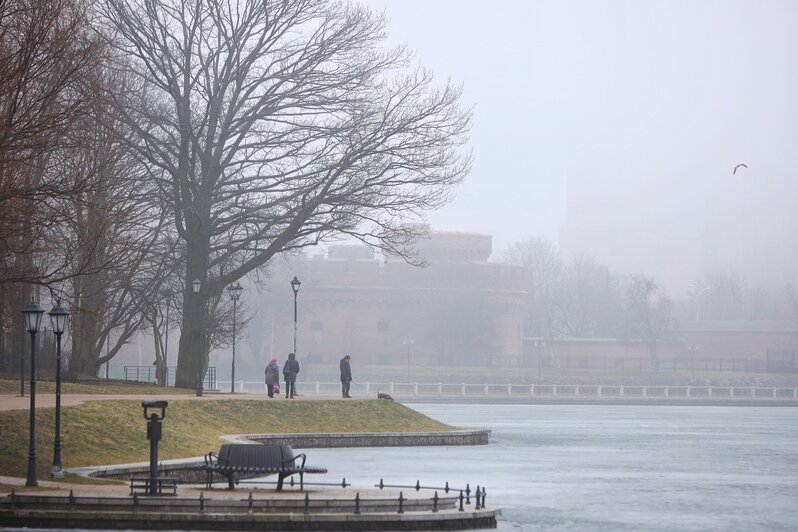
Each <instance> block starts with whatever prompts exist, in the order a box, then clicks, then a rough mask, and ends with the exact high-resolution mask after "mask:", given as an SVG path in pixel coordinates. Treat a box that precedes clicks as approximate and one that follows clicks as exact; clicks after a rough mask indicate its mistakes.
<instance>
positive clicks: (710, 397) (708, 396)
mask: <svg viewBox="0 0 798 532" xmlns="http://www.w3.org/2000/svg"><path fill="white" fill-rule="evenodd" d="M707 399H712V386H711V385H710V386H707Z"/></svg>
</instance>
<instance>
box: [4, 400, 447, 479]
mask: <svg viewBox="0 0 798 532" xmlns="http://www.w3.org/2000/svg"><path fill="white" fill-rule="evenodd" d="M54 412H55V409H53V408H40V409H37V411H36V449H37V469H38V475H39V478H42V479H46V478H48V477H49V471H50V468H51V466H52V451H53V439H54V423H55V420H54ZM28 418H29V412H28V411H27V410H16V411H7V412H0V474H2V475H11V476H25V471H26V467H27V457H28V434H29V427H28ZM61 427H62V429H61V430H62V459H63V466H64V467H81V466H92V465H110V464H120V463H129V462H146V461H147V460H148V459H149V441H148V440H147V437H146V427H147V424H146V421H145V419H144V415H143V410H142V408H141V402H140V401H134V400H130V401H128V400H123V401H117V400H115V401H90V402H87V403H85V404H82V405H79V406H70V407H66V408H63V410H62V425H61ZM446 430H452V427H450V426H448V425H444V424H442V423H439V422H437V421H435V420H433V419H430V418H428V417H426V416H424V415H422V414H419V413H418V412H415V411H414V410H411V409H409V408H407V407H405V406H402V405H401V404H398V403H392V402H389V401H377V400H353V401H325V400H303V401H296V402H290V401H252V400H240V399H238V400H237V399H230V400H216V401H172V402H171V403H170V404H169V406H168V408H167V412H166V419H165V420H164V436H163V439H162V440H161V442H160V446H159V450H160V453H159V458H161V459H164V460H167V459H171V458H187V457H193V456H200V455H203V454H205V453H207V452H208V451H212V450H218V449H219V445H220V443H221V440H220V436H222V435H224V434H247V433H249V434H253V433H260V434H279V433H312V432H333V433H336V432H416V431H446Z"/></svg>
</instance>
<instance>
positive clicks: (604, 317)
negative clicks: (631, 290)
mask: <svg viewBox="0 0 798 532" xmlns="http://www.w3.org/2000/svg"><path fill="white" fill-rule="evenodd" d="M556 312H557V319H556V321H555V323H554V326H553V331H554V334H555V336H560V335H566V336H573V337H582V338H591V337H593V338H595V337H604V338H614V337H617V335H618V334H619V332H620V331H619V329H620V327H619V325H620V323H621V321H622V317H621V314H622V292H621V286H620V282H619V279H618V276H617V275H616V274H615V273H613V272H612V271H611V270H610V269H609V268H608V267H607V266H606V265H604V264H601V263H599V262H598V261H597V260H596V259H595V258H594V257H591V256H587V255H579V256H577V257H574V258H573V259H572V260H571V261H569V262H568V263H567V264H566V265H565V267H564V269H563V274H562V280H561V283H560V285H559V292H558V296H557V308H556Z"/></svg>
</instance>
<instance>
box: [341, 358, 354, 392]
mask: <svg viewBox="0 0 798 532" xmlns="http://www.w3.org/2000/svg"><path fill="white" fill-rule="evenodd" d="M349 358H350V357H349V355H346V356H345V357H344V358H342V359H341V394H342V395H343V396H344V397H345V398H348V399H351V398H352V396H351V395H349V384H350V383H351V382H352V368H350V367H349Z"/></svg>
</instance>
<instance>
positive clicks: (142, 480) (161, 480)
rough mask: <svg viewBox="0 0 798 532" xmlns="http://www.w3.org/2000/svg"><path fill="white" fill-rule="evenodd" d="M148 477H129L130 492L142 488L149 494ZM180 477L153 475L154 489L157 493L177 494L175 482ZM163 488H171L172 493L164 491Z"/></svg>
mask: <svg viewBox="0 0 798 532" xmlns="http://www.w3.org/2000/svg"><path fill="white" fill-rule="evenodd" d="M151 480H152V479H151V478H150V477H131V478H130V494H131V495H133V494H134V493H135V492H136V490H144V494H145V495H149V494H150V481H151ZM178 482H180V479H179V478H177V477H155V489H156V491H157V492H158V495H177V483H178ZM164 490H172V493H164Z"/></svg>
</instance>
